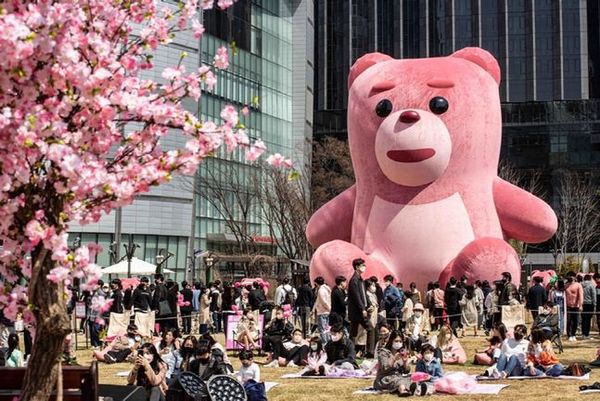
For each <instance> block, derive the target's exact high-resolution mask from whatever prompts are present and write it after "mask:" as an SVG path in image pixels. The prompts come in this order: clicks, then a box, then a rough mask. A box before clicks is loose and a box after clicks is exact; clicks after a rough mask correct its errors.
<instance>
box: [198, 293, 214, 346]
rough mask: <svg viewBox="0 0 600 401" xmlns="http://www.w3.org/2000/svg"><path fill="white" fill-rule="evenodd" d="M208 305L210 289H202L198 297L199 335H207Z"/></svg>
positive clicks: (208, 325) (208, 321)
mask: <svg viewBox="0 0 600 401" xmlns="http://www.w3.org/2000/svg"><path fill="white" fill-rule="evenodd" d="M210 304H211V298H210V288H208V287H207V288H203V289H202V293H201V295H200V311H199V313H198V321H199V324H200V334H204V333H207V332H208V328H209V327H210Z"/></svg>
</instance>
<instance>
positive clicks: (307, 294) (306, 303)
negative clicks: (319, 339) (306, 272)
mask: <svg viewBox="0 0 600 401" xmlns="http://www.w3.org/2000/svg"><path fill="white" fill-rule="evenodd" d="M313 304H314V299H313V293H312V288H310V279H309V278H308V277H305V278H304V281H303V284H302V285H301V286H300V287H298V299H296V309H297V311H298V316H300V325H301V327H302V336H304V338H306V337H307V335H308V331H309V330H310V327H309V325H310V312H311V310H312V308H313Z"/></svg>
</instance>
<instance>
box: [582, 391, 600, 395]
mask: <svg viewBox="0 0 600 401" xmlns="http://www.w3.org/2000/svg"><path fill="white" fill-rule="evenodd" d="M592 393H600V390H583V391H580V392H579V394H592Z"/></svg>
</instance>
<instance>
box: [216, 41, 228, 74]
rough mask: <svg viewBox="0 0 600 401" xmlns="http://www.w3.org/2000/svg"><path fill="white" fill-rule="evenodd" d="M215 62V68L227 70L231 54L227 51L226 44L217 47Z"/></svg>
mask: <svg viewBox="0 0 600 401" xmlns="http://www.w3.org/2000/svg"><path fill="white" fill-rule="evenodd" d="M213 64H214V66H215V68H218V69H220V70H226V69H227V68H228V67H229V54H228V53H227V48H226V47H225V46H221V47H219V48H218V49H217V54H215V57H214V61H213Z"/></svg>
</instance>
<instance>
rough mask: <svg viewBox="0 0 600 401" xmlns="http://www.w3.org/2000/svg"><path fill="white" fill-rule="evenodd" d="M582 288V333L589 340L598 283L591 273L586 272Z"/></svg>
mask: <svg viewBox="0 0 600 401" xmlns="http://www.w3.org/2000/svg"><path fill="white" fill-rule="evenodd" d="M582 288H583V313H582V314H581V335H582V337H583V339H584V340H589V339H590V326H591V323H592V316H593V315H594V310H595V309H596V283H594V282H593V281H592V275H591V274H586V275H585V277H584V278H583V284H582Z"/></svg>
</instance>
